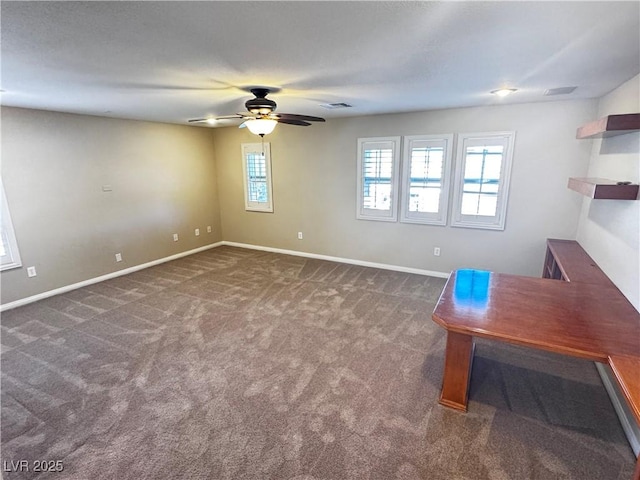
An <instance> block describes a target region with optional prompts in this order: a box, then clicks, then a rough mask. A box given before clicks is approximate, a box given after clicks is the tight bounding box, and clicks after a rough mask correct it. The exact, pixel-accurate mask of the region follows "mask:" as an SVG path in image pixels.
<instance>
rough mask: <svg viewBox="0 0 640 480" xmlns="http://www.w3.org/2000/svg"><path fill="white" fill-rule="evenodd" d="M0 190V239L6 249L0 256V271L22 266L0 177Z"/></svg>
mask: <svg viewBox="0 0 640 480" xmlns="http://www.w3.org/2000/svg"><path fill="white" fill-rule="evenodd" d="M0 190H1V193H2V198H1V200H2V211H1V213H2V231H1V234H2V237H3V238H1V239H0V241H2V242H3V244H4V246H5V250H6V252H7V253H6V254H5V255H2V256H1V257H0V260H1V261H0V271H4V270H9V269H11V268H18V267H21V266H22V261H21V260H20V251H19V250H18V242H17V241H16V235H15V232H14V231H13V222H12V221H11V214H10V213H9V205H8V204H7V196H6V195H5V193H4V185H3V184H2V179H0Z"/></svg>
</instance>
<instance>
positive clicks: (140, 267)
mask: <svg viewBox="0 0 640 480" xmlns="http://www.w3.org/2000/svg"><path fill="white" fill-rule="evenodd" d="M222 244H223V242H216V243H212V244H210V245H205V246H204V247H198V248H194V249H193V250H188V251H186V252H181V253H176V254H175V255H171V256H169V257H164V258H159V259H158V260H153V261H151V262H147V263H142V264H140V265H135V266H133V267H129V268H125V269H123V270H118V271H117V272H112V273H108V274H106V275H101V276H99V277H95V278H90V279H88V280H83V281H82V282H78V283H73V284H71V285H66V286H64V287H60V288H55V289H53V290H49V291H47V292H42V293H38V294H37V295H32V296H30V297H26V298H21V299H20V300H16V301H15V302H10V303H5V304H4V305H0V312H4V311H5V310H10V309H12V308H16V307H21V306H23V305H27V304H29V303H33V302H37V301H38V300H43V299H45V298H49V297H53V296H54V295H60V294H61V293H67V292H70V291H71V290H76V289H78V288H82V287H86V286H88V285H93V284H94V283H98V282H104V281H105V280H110V279H112V278H116V277H121V276H122V275H127V274H129V273H133V272H137V271H138V270H144V269H145V268H149V267H153V266H155V265H160V264H161V263H166V262H170V261H171V260H176V259H178V258H182V257H186V256H188V255H193V254H194V253H199V252H203V251H205V250H209V249H211V248H215V247H219V246H221V245H222Z"/></svg>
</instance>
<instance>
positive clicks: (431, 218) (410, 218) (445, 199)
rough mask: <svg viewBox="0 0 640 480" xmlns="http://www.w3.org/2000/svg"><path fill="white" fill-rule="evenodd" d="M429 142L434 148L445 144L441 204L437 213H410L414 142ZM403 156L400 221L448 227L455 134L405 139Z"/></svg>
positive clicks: (411, 136) (410, 136)
mask: <svg viewBox="0 0 640 480" xmlns="http://www.w3.org/2000/svg"><path fill="white" fill-rule="evenodd" d="M417 141H420V142H429V143H433V144H434V146H435V145H437V146H441V145H442V144H444V156H443V165H442V180H441V182H440V184H441V189H440V202H439V211H438V212H437V213H426V212H410V211H409V200H410V181H411V179H410V176H411V151H412V148H413V143H414V142H417ZM403 144H404V145H403V155H402V205H401V213H400V221H401V222H403V223H420V224H427V225H446V224H447V216H448V212H449V185H450V184H451V180H450V178H451V163H452V161H451V157H452V155H453V153H452V152H453V134H446V135H409V136H405V137H403Z"/></svg>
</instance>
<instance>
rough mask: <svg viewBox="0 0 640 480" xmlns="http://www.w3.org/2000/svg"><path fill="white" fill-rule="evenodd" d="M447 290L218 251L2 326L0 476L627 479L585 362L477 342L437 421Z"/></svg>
mask: <svg viewBox="0 0 640 480" xmlns="http://www.w3.org/2000/svg"><path fill="white" fill-rule="evenodd" d="M443 285H444V280H442V279H437V278H430V277H423V276H418V275H410V274H403V273H397V272H390V271H384V270H377V269H370V268H364V267H357V266H350V265H345V264H339V263H331V262H325V261H318V260H309V259H304V258H298V257H291V256H285V255H278V254H271V253H264V252H256V251H250V250H242V249H237V248H230V247H221V248H217V249H214V250H209V251H206V252H203V253H200V254H197V255H193V256H190V257H186V258H184V259H181V260H178V261H174V262H171V263H167V264H163V265H160V266H157V267H154V268H150V269H147V270H144V271H140V272H137V273H134V274H131V275H128V276H125V277H119V278H117V279H113V280H109V281H106V282H103V283H100V284H96V285H92V286H90V287H86V288H82V289H79V290H76V291H73V292H70V293H67V294H65V295H61V296H57V297H52V298H50V299H46V300H43V301H41V302H38V303H35V304H31V305H28V306H25V307H22V308H19V309H14V310H10V311H7V312H5V313H3V314H2V318H1V322H0V323H1V326H2V336H1V343H2V348H3V353H2V364H1V371H2V385H1V387H2V388H1V390H2V391H1V395H2V397H1V401H2V425H1V426H2V432H1V433H2V439H1V440H2V460H3V470H4V473H3V476H4V478H5V479H14V478H54V479H67V478H69V479H176V478H184V479H200V478H202V479H205V478H211V479H296V480H303V479H304V480H312V479H403V480H404V479H406V480H409V479H431V480H438V479H441V480H451V479H491V480H500V479H505V480H511V479H542V480H550V479H579V480H589V479H593V480H608V479H611V480H628V479H630V478H631V476H632V473H633V467H634V463H635V459H634V457H633V454H632V452H631V449H630V448H629V446H628V444H627V442H626V440H625V438H624V435H623V433H622V429H621V427H620V425H619V423H618V420H617V418H616V416H615V413H614V410H613V408H612V406H611V404H610V401H609V399H608V397H607V395H606V393H605V390H604V388H603V387H602V385H601V383H600V379H599V377H598V375H597V373H596V370H595V367H594V366H593V364H592V363H590V362H587V361H581V360H577V359H571V358H568V357H561V356H557V355H553V354H546V353H543V352H538V351H533V350H527V349H523V348H518V347H513V346H508V345H504V344H498V343H488V342H487V343H485V342H479V343H478V348H477V349H476V360H475V364H474V371H473V376H472V385H471V401H470V408H469V413H467V414H461V413H457V412H454V411H451V410H448V409H446V408H443V407H441V406H440V405H438V403H437V399H438V394H439V390H440V383H441V378H442V367H443V353H444V344H445V334H444V331H443V330H442V329H441V328H440V327H438V326H437V325H436V324H434V323H433V322H432V320H431V312H432V310H433V307H434V304H435V302H436V300H437V298H438V295H439V293H440V291H441V289H442V287H443ZM20 460H26V461H28V462H29V463H28V464H27V466H28V467H29V468H30V471H29V472H24V471H23V472H16V471H15V470H17V469H19V468H18V467H17V466H18V465H19V464H18V461H20ZM36 460H39V461H41V460H48V461H56V460H60V461H62V462H63V466H64V471H63V472H62V473H50V474H46V473H45V474H38V473H36V472H34V471H33V467H34V462H35V461H36ZM12 462H13V463H12ZM23 466H24V464H23ZM7 470H13V471H7Z"/></svg>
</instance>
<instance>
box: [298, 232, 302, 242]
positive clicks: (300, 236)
mask: <svg viewBox="0 0 640 480" xmlns="http://www.w3.org/2000/svg"><path fill="white" fill-rule="evenodd" d="M298 240H302V232H298Z"/></svg>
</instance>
